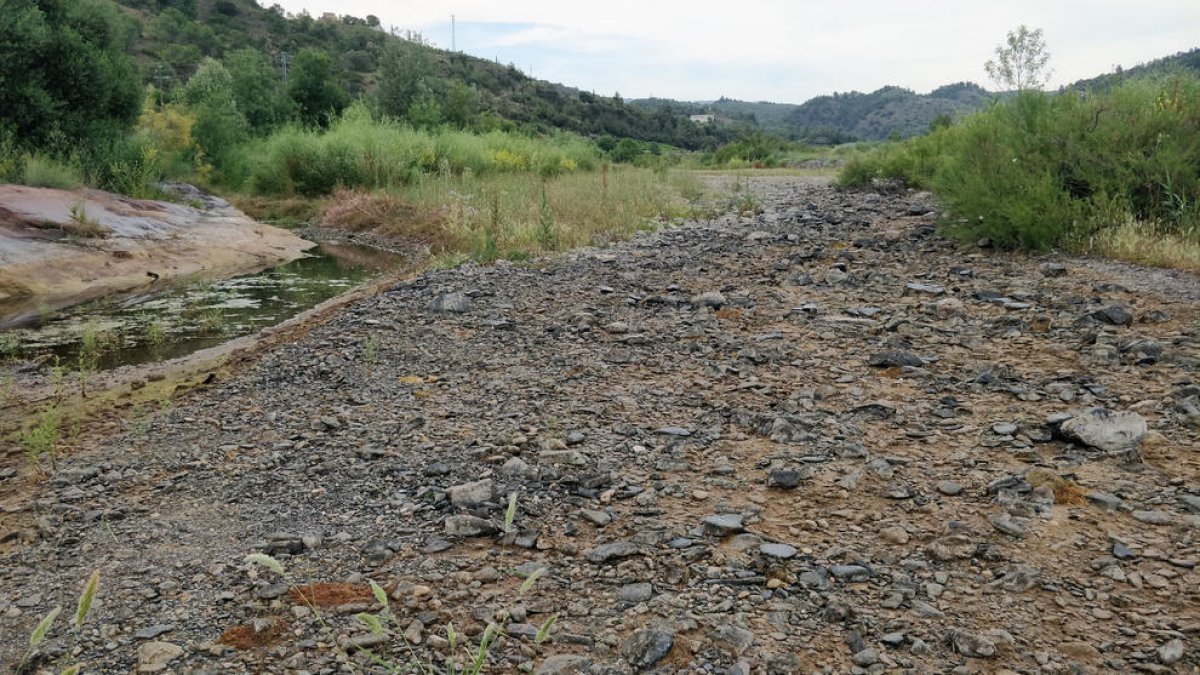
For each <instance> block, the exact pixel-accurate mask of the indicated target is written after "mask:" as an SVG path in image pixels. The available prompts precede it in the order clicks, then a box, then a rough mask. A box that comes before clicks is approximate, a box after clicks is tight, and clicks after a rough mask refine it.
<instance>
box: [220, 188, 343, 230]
mask: <svg viewBox="0 0 1200 675" xmlns="http://www.w3.org/2000/svg"><path fill="white" fill-rule="evenodd" d="M229 201H230V203H232V204H233V205H234V206H236V207H238V208H239V209H241V210H242V211H243V212H245V214H246V215H248V216H250V217H251V218H253V219H255V220H257V221H259V222H260V223H267V224H269V225H309V224H312V223H314V222H316V220H317V215H318V214H319V213H320V212H321V210H322V209H323V208H325V204H326V200H324V199H309V198H305V197H251V196H247V195H233V196H231V197H230V198H229Z"/></svg>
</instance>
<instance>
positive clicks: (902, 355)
mask: <svg viewBox="0 0 1200 675" xmlns="http://www.w3.org/2000/svg"><path fill="white" fill-rule="evenodd" d="M867 363H868V364H870V365H872V366H875V367H876V368H900V367H903V366H910V367H913V368H920V367H921V366H924V365H925V361H924V359H922V358H921V357H919V356H917V355H916V354H913V353H912V352H905V351H900V350H892V351H886V352H878V353H875V354H872V355H871V358H870V359H868V360H867Z"/></svg>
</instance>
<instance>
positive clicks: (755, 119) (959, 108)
mask: <svg viewBox="0 0 1200 675" xmlns="http://www.w3.org/2000/svg"><path fill="white" fill-rule="evenodd" d="M1180 71H1185V72H1200V48H1197V49H1192V50H1189V51H1186V52H1180V53H1178V54H1175V55H1173V56H1167V57H1164V58H1161V59H1156V60H1154V61H1151V62H1149V63H1145V64H1142V65H1139V66H1136V67H1133V68H1128V69H1117V70H1116V71H1115V72H1112V73H1108V74H1105V75H1100V76H1097V77H1093V78H1089V79H1085V80H1079V81H1077V82H1073V83H1071V84H1069V85H1065V86H1064V87H1062V88H1061V91H1068V90H1069V91H1087V90H1097V89H1108V88H1111V87H1112V86H1114V85H1116V84H1119V83H1121V82H1124V81H1127V80H1129V79H1131V78H1137V77H1139V76H1142V75H1154V74H1168V73H1173V72H1180ZM997 95H999V96H1001V97H1008V96H1010V95H1011V94H1009V93H1001V94H995V93H991V92H988V91H987V90H985V89H984V88H983V87H981V86H979V85H977V84H974V83H971V82H957V83H954V84H948V85H945V86H942V87H938V88H937V89H934V90H933V91H931V92H929V93H928V94H918V93H915V92H913V91H910V90H908V89H903V88H901V87H893V86H889V87H883V88H881V89H878V90H876V91H873V92H871V93H869V94H864V93H861V92H857V91H852V92H848V93H835V94H832V95H827V96H818V97H816V98H813V99H810V100H808V101H806V102H804V103H802V104H799V105H797V104H789V103H770V102H766V101H757V102H751V101H738V100H734V99H729V98H720V99H718V100H716V101H707V102H679V101H671V100H668V99H658V98H656V99H640V100H638V101H635V102H634V103H635V104H636V105H638V106H639V107H642V108H645V109H648V110H655V109H658V108H661V107H663V106H671V107H672V108H674V109H676V110H680V111H683V112H685V113H687V114H691V115H697V114H715V115H717V116H718V118H719V119H721V120H724V121H725V122H727V123H732V122H736V123H744V124H750V125H753V126H754V127H756V128H758V129H761V130H762V131H765V132H767V133H772V134H776V135H778V136H781V137H783V138H787V139H791V140H802V141H808V142H811V143H817V144H834V143H841V142H846V141H876V140H883V139H887V138H892V137H899V138H910V137H912V136H916V135H919V134H923V133H925V132H926V131H928V130H929V128H930V125H931V124H932V123H933V122H934V120H937V119H939V118H942V116H944V115H949V116H951V117H959V116H962V115H964V114H966V113H971V112H974V111H976V110H980V109H982V108H983V107H984V106H986V105H987V103H988V102H989V101H991V100H992V99H993V98H995V97H996V96H997Z"/></svg>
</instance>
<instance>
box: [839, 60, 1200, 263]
mask: <svg viewBox="0 0 1200 675" xmlns="http://www.w3.org/2000/svg"><path fill="white" fill-rule="evenodd" d="M1198 156H1200V80H1198V79H1197V78H1196V77H1195V76H1187V75H1178V76H1172V77H1170V78H1166V79H1160V78H1146V79H1140V80H1132V81H1128V82H1126V83H1123V84H1122V85H1120V86H1118V87H1116V88H1115V89H1112V90H1111V91H1108V92H1105V93H1101V94H1089V95H1086V96H1080V95H1078V94H1076V93H1074V92H1069V93H1063V94H1059V95H1057V96H1055V95H1049V94H1045V93H1043V92H1038V91H1025V92H1021V93H1020V94H1019V95H1018V96H1016V97H1015V98H1013V99H1011V100H1009V101H1006V102H1003V103H996V104H994V105H992V106H991V107H990V108H988V109H987V110H984V111H981V112H979V113H976V114H974V115H971V116H969V117H966V118H964V119H963V120H961V121H960V122H959V123H958V124H956V125H953V126H950V127H944V128H939V129H937V130H935V131H933V132H932V133H930V134H928V135H926V136H922V137H919V138H914V139H911V140H909V141H906V142H904V143H892V144H887V145H884V146H881V147H878V148H876V149H874V150H872V151H870V152H868V153H867V154H866V155H863V156H861V157H858V158H855V159H852V160H851V161H849V162H848V163H847V164H846V166H845V167H844V168H843V170H842V172H841V174H840V176H839V178H838V182H839V184H840V185H842V186H858V185H865V184H869V183H870V182H871V181H873V180H875V179H881V178H882V179H889V178H890V179H899V180H902V181H904V182H905V183H907V184H908V185H911V186H914V187H927V188H932V189H933V190H935V191H936V192H937V194H938V196H939V197H940V199H941V200H942V203H943V204H944V206H945V207H946V211H947V212H948V213H949V215H950V216H951V217H952V218H953V221H952V222H951V230H952V231H953V232H955V233H957V234H959V235H961V236H963V237H968V238H977V237H988V238H990V239H992V240H993V241H994V242H995V243H997V244H999V245H1002V246H1007V247H1013V248H1031V249H1045V248H1048V247H1051V246H1055V245H1058V244H1062V243H1068V244H1070V243H1080V242H1083V241H1084V240H1087V239H1089V238H1090V237H1092V235H1094V234H1095V233H1096V232H1098V231H1100V230H1104V229H1106V228H1111V227H1116V226H1120V225H1124V224H1126V223H1128V222H1130V221H1135V222H1147V223H1154V224H1155V227H1156V228H1157V229H1158V230H1160V231H1162V232H1164V233H1166V234H1178V235H1184V236H1198V235H1200V162H1197V161H1196V157H1198Z"/></svg>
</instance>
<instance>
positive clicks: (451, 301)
mask: <svg viewBox="0 0 1200 675" xmlns="http://www.w3.org/2000/svg"><path fill="white" fill-rule="evenodd" d="M429 311H431V312H439V313H452V314H463V313H465V312H469V311H471V299H470V298H468V297H467V296H466V295H463V294H462V293H442V294H441V295H439V296H437V297H436V298H434V299H433V301H432V302H430V303H429Z"/></svg>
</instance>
